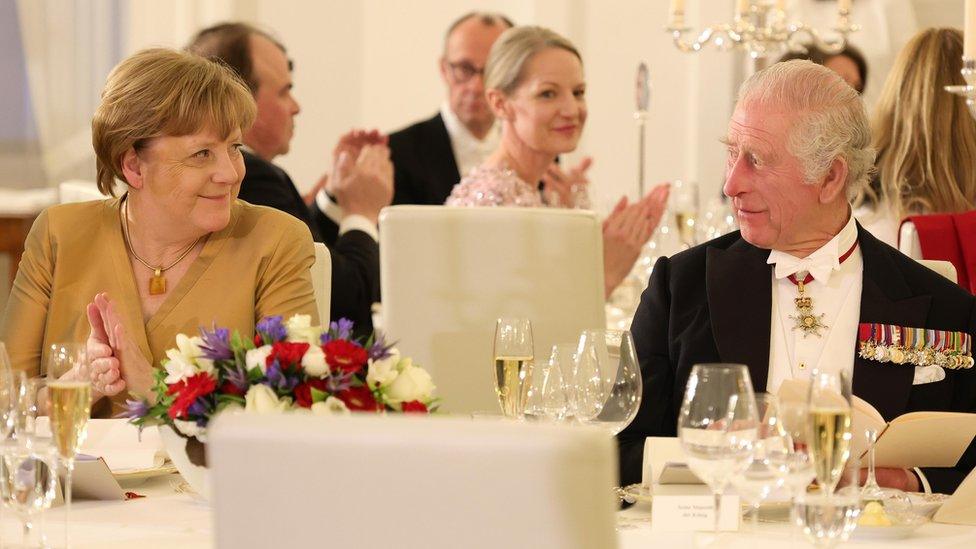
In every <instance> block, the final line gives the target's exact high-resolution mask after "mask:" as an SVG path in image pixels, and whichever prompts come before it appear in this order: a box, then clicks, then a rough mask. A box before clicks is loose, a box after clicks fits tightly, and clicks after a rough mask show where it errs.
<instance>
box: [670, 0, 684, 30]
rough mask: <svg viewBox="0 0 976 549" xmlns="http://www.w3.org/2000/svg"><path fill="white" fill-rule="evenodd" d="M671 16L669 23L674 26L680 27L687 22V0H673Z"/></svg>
mask: <svg viewBox="0 0 976 549" xmlns="http://www.w3.org/2000/svg"><path fill="white" fill-rule="evenodd" d="M670 13H671V17H670V19H669V20H668V24H669V25H670V26H672V27H680V26H681V25H683V24H684V22H685V0H671V11H670Z"/></svg>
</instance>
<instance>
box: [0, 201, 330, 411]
mask: <svg viewBox="0 0 976 549" xmlns="http://www.w3.org/2000/svg"><path fill="white" fill-rule="evenodd" d="M119 204H120V200H119V199H117V198H116V199H108V200H99V201H93V202H82V203H77V204H64V205H59V206H52V207H50V208H48V209H47V210H45V211H44V212H42V213H41V215H40V216H38V218H37V220H36V221H35V222H34V226H33V227H31V231H30V234H29V235H28V236H27V242H26V244H25V251H24V255H23V259H21V262H20V267H19V269H18V271H17V277H16V279H15V280H14V283H13V287H12V288H11V291H10V298H9V300H8V302H7V307H6V309H5V310H4V312H3V316H2V317H0V341H3V342H4V343H6V345H7V350H8V352H9V353H10V358H11V361H12V363H13V367H14V368H15V369H17V370H24V371H26V372H27V373H28V375H31V376H36V375H39V374H43V373H44V369H45V368H44V365H45V364H46V360H47V351H48V349H49V348H50V346H51V345H52V344H53V343H58V342H84V341H85V340H86V339H87V338H88V332H89V325H88V319H87V317H86V315H85V307H86V306H87V305H88V303H89V302H90V301H91V300H92V298H93V297H94V296H95V294H96V293H98V292H102V291H106V292H108V294H109V297H111V298H112V299H113V300H114V301H115V302H116V305H117V307H118V308H119V310H120V313H121V314H122V315H123V317H124V321H125V329H126V332H127V333H128V334H129V336H130V337H131V338H132V339H133V341H134V342H135V343H136V344H137V345H138V347H139V349H140V350H141V351H142V354H143V355H144V356H145V357H146V358H147V359H149V360H151V362H152V364H154V365H155V366H156V367H159V366H160V359H162V358H163V357H165V355H166V349H169V348H173V347H175V344H176V334H179V333H185V334H187V335H197V334H198V333H199V328H200V327H201V326H206V327H211V326H212V325H213V324H214V323H216V325H217V326H219V327H225V328H229V329H230V330H231V333H233V331H234V330H238V331H240V333H241V335H242V336H244V337H247V338H253V337H254V325H255V323H256V322H257V320H260V319H261V318H262V317H264V316H267V315H283V316H284V317H285V318H287V317H289V316H291V315H293V314H308V315H311V316H312V318H313V323H317V322H318V314H317V312H316V308H315V298H314V295H313V293H312V282H311V277H310V275H309V267H310V266H311V265H312V262H313V261H314V259H315V251H314V248H313V246H312V237H311V234H310V233H309V231H308V228H307V227H306V226H305V224H304V223H302V222H301V221H299V220H298V219H295V218H294V217H292V216H290V215H288V214H285V213H282V212H279V211H277V210H274V209H272V208H266V207H263V206H253V205H251V204H248V203H247V202H243V201H240V200H238V201H235V203H234V204H233V205H232V206H231V217H230V222H229V223H228V224H227V227H225V228H224V229H223V230H221V231H219V232H216V233H212V234H211V235H210V237H209V238H208V239H207V242H206V244H205V245H204V247H203V250H202V251H201V252H200V255H199V256H197V258H196V259H195V260H194V261H193V264H192V265H191V266H190V268H189V269H188V270H187V272H186V274H185V275H184V276H183V278H182V279H181V280H180V282H179V284H177V285H176V286H175V287H173V288H172V289H171V290H170V293H169V295H168V296H167V297H166V300H165V301H164V302H163V304H162V305H161V306H160V308H159V310H158V311H157V312H156V314H155V315H153V316H152V318H150V319H149V321H148V322H143V315H142V308H141V305H140V301H139V293H138V290H137V289H136V283H135V278H134V276H133V274H132V267H131V265H130V263H129V257H128V254H127V251H126V247H125V242H124V240H123V238H122V229H121V224H120V218H119ZM123 393H125V391H123ZM127 397H128V395H127V394H119V395H116V397H114V398H113V399H112V400H113V406H112V408H113V413H116V412H118V411H119V410H120V409H121V404H122V403H124V402H125V398H127ZM105 412H106V410H103V411H102V413H105Z"/></svg>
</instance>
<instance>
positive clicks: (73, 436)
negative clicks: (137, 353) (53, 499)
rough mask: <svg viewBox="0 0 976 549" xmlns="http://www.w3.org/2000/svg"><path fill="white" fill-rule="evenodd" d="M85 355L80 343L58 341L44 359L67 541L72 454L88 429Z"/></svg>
mask: <svg viewBox="0 0 976 549" xmlns="http://www.w3.org/2000/svg"><path fill="white" fill-rule="evenodd" d="M87 369H88V358H87V354H86V351H85V346H84V345H82V344H79V343H58V344H54V345H52V346H51V353H50V354H49V355H48V363H47V398H48V414H49V416H50V419H51V435H52V437H53V438H54V442H55V444H56V446H57V451H58V455H59V456H60V458H61V462H62V463H63V464H64V469H65V475H64V476H65V481H64V504H65V507H64V520H65V525H64V536H65V547H67V546H68V542H69V524H70V516H71V481H72V478H71V477H72V473H74V469H75V455H77V453H78V449H79V448H80V447H81V445H82V443H84V442H85V437H86V435H87V433H88V417H89V416H90V415H91V382H90V381H89V377H88V371H87ZM72 370H74V371H75V372H76V373H77V374H78V375H75V376H72V377H74V379H73V380H64V379H61V378H62V377H64V374H66V373H67V372H69V371H72Z"/></svg>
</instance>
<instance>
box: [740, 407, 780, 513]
mask: <svg viewBox="0 0 976 549" xmlns="http://www.w3.org/2000/svg"><path fill="white" fill-rule="evenodd" d="M756 412H757V414H758V417H759V423H758V431H757V437H756V442H755V444H754V446H753V453H752V458H751V459H750V460H749V463H748V465H747V466H746V467H745V469H743V470H741V471H739V472H738V473H736V474H735V475H733V476H732V486H734V487H735V489H736V492H737V493H738V494H739V496H740V497H741V498H742V499H744V500H745V501H746V502H747V503H749V504H750V505H751V506H752V526H753V529H756V528H757V527H758V524H759V508H760V506H761V505H762V503H763V502H764V501H766V499H767V498H768V497H769V496H770V495H771V494H772V493H773V491H774V490H776V489H778V488H780V487H782V486H783V484H784V483H785V481H786V475H787V472H788V468H787V464H786V456H787V454H788V452H789V450H788V449H787V447H788V446H790V445H791V444H790V441H789V435H788V434H787V433H786V430H785V429H784V428H783V425H782V423H780V419H779V410H778V407H777V403H776V397H775V396H773V395H769V394H766V393H760V394H757V395H756Z"/></svg>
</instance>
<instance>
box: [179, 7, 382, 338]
mask: <svg viewBox="0 0 976 549" xmlns="http://www.w3.org/2000/svg"><path fill="white" fill-rule="evenodd" d="M188 49H189V50H190V51H193V52H194V53H197V54H198V55H203V56H205V57H214V58H218V59H220V60H222V61H223V62H225V63H227V64H228V65H230V66H231V67H232V68H233V69H234V70H236V71H237V73H238V74H239V75H240V76H241V78H242V79H243V80H244V81H245V83H247V85H248V86H249V87H250V88H251V91H252V93H253V94H254V99H255V103H256V104H257V117H256V119H255V122H254V125H253V126H252V127H251V128H250V129H249V130H248V131H247V132H246V133H245V134H244V144H245V150H244V165H245V168H246V173H245V176H244V181H243V182H242V183H241V190H240V195H239V198H240V199H241V200H245V201H247V202H250V203H252V204H260V205H264V206H270V207H273V208H276V209H279V210H282V211H285V212H288V213H290V214H292V215H293V216H295V217H297V218H299V219H301V220H302V221H304V222H305V224H306V225H308V227H309V230H310V231H311V233H312V237H313V239H314V240H315V241H316V242H323V243H325V244H326V245H328V246H329V248H330V252H331V256H332V292H331V294H332V296H331V306H330V316H331V317H332V319H337V318H342V317H345V318H349V319H351V320H353V321H354V322H355V323H356V328H357V329H356V332H357V333H358V334H363V333H367V332H368V331H371V329H372V319H371V306H372V303H373V302H375V301H378V300H379V244H378V242H377V234H376V222H377V218H378V217H379V211H380V209H382V208H383V206H386V205H388V204H389V203H390V199H391V197H392V179H393V177H392V175H393V174H392V172H393V170H392V164H391V163H390V161H389V150H388V148H387V147H386V145H385V143H384V142H383V140H381V139H379V138H378V134H375V132H374V133H368V132H350V133H349V134H347V135H346V136H343V138H342V139H341V140H340V143H339V145H338V146H337V158H336V166H335V171H334V173H333V174H332V177H331V181H330V188H331V189H332V190H333V192H334V195H335V197H336V201H337V202H338V203H339V204H340V205H341V206H342V207H343V209H344V215H343V216H342V217H341V219H340V220H339V221H338V222H333V221H332V220H329V219H327V218H324V217H323V218H320V219H316V218H313V212H312V211H310V210H309V207H308V205H307V204H306V202H305V200H304V199H303V197H302V196H301V195H300V194H299V192H298V189H297V188H296V187H295V184H294V183H293V182H292V180H291V178H290V177H289V176H288V174H287V173H285V171H284V170H282V169H281V168H279V167H277V166H275V165H274V164H273V163H272V162H271V161H272V160H273V159H274V158H275V157H277V156H279V155H283V154H285V153H287V152H288V149H289V144H290V142H291V138H292V134H293V131H294V117H295V115H297V114H298V112H299V106H298V102H297V101H296V100H295V98H294V97H293V96H292V94H291V88H292V81H291V67H292V64H291V61H290V60H289V59H288V57H287V56H286V54H285V49H284V46H282V45H281V44H280V43H278V42H277V41H275V40H274V39H273V38H272V37H271V36H269V35H268V34H266V33H264V32H262V31H260V30H258V29H256V28H254V27H252V26H250V25H247V24H245V23H223V24H219V25H216V26H213V27H210V28H208V29H204V30H202V31H200V32H199V33H198V34H197V36H196V37H195V38H194V39H193V40H192V41H191V43H190V45H189V46H188ZM324 320H325V319H323V321H324Z"/></svg>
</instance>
